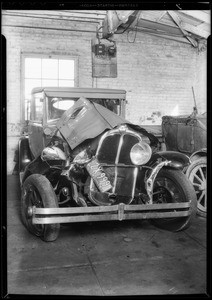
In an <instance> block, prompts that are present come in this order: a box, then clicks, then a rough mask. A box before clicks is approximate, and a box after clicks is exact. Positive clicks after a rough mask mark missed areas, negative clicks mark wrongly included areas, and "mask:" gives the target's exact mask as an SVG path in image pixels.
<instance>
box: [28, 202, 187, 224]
mask: <svg viewBox="0 0 212 300" xmlns="http://www.w3.org/2000/svg"><path fill="white" fill-rule="evenodd" d="M189 208H190V203H189V202H184V203H166V204H139V205H125V204H123V203H120V204H118V205H112V206H98V207H73V208H37V207H35V206H31V207H29V209H28V218H31V219H32V223H33V224H55V223H75V222H90V221H106V220H107V221H110V220H111V221H112V220H119V221H122V220H130V219H158V218H178V217H187V216H189V215H190V210H189Z"/></svg>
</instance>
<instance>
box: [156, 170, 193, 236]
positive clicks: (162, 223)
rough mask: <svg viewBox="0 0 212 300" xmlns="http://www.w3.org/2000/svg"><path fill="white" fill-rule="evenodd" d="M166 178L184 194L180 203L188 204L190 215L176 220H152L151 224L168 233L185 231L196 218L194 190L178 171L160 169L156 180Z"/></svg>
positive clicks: (184, 176) (185, 177)
mask: <svg viewBox="0 0 212 300" xmlns="http://www.w3.org/2000/svg"><path fill="white" fill-rule="evenodd" d="M160 177H166V178H168V179H170V180H171V181H173V182H174V183H175V185H176V186H177V188H179V189H180V190H181V193H183V194H184V199H182V200H183V201H182V202H190V209H189V210H190V215H189V216H188V217H178V218H171V219H169V218H166V219H152V220H151V223H152V224H154V225H155V226H157V227H159V228H161V229H165V230H169V231H174V232H177V231H181V230H185V229H186V228H188V227H189V226H190V224H191V223H192V222H193V220H194V218H195V216H196V210H197V198H196V193H195V191H194V188H193V186H192V184H191V182H190V181H189V179H188V178H187V176H186V175H185V174H184V173H182V172H181V171H180V170H173V169H162V170H160V171H159V173H158V175H157V177H156V179H155V182H156V180H157V178H160Z"/></svg>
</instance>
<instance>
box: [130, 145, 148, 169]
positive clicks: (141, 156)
mask: <svg viewBox="0 0 212 300" xmlns="http://www.w3.org/2000/svg"><path fill="white" fill-rule="evenodd" d="M151 155H152V149H151V147H150V146H149V145H148V144H147V143H145V142H140V143H137V144H135V145H134V146H133V147H132V149H131V151H130V158H131V161H132V163H133V164H134V165H138V166H139V165H144V164H146V163H147V162H148V161H149V159H150V157H151Z"/></svg>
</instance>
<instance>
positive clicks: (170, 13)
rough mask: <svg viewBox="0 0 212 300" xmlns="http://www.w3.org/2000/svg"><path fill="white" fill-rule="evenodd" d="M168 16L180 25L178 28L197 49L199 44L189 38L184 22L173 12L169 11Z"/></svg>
mask: <svg viewBox="0 0 212 300" xmlns="http://www.w3.org/2000/svg"><path fill="white" fill-rule="evenodd" d="M168 14H169V15H170V16H171V17H172V19H173V20H174V22H175V23H176V24H177V25H178V27H179V28H180V30H181V31H182V33H183V34H184V35H185V37H186V38H187V40H188V41H189V42H190V43H191V44H192V45H193V46H194V47H197V42H196V41H195V40H193V39H192V38H190V37H189V36H188V32H187V31H186V30H185V29H184V28H183V27H182V25H181V24H182V22H181V20H180V18H179V16H178V15H177V14H176V13H175V12H174V11H171V10H168Z"/></svg>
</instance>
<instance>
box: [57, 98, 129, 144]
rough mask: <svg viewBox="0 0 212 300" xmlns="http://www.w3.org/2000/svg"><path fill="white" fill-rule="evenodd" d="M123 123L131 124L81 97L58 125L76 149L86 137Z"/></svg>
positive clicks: (65, 113)
mask: <svg viewBox="0 0 212 300" xmlns="http://www.w3.org/2000/svg"><path fill="white" fill-rule="evenodd" d="M123 123H125V124H128V123H129V124H130V122H128V121H126V120H125V119H124V118H122V117H120V116H118V115H116V114H115V113H113V112H112V111H110V110H108V109H107V108H105V107H103V106H102V105H100V104H97V103H93V102H91V101H89V100H87V99H86V98H83V97H81V98H80V99H79V100H78V101H76V103H75V104H74V105H73V106H72V107H71V108H70V109H68V110H67V111H65V112H64V114H63V115H62V117H61V118H60V120H59V121H58V122H57V124H56V126H57V128H58V129H59V131H60V133H61V134H62V135H63V137H64V138H65V140H66V141H67V143H68V144H69V146H70V147H71V149H74V148H76V147H77V146H78V145H79V144H81V143H82V142H83V141H85V140H86V139H90V138H94V137H96V136H98V135H99V134H101V133H102V132H104V131H105V130H106V129H112V128H114V127H116V126H117V125H119V124H123Z"/></svg>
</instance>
